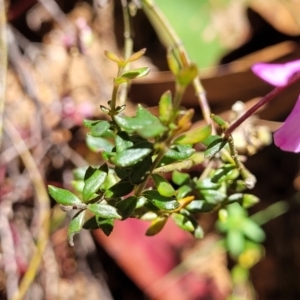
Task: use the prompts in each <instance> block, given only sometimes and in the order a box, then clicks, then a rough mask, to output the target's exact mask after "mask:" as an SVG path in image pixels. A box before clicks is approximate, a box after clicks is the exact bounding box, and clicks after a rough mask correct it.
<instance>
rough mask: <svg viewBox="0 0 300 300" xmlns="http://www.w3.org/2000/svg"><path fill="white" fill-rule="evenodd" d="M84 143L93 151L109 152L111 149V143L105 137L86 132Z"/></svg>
mask: <svg viewBox="0 0 300 300" xmlns="http://www.w3.org/2000/svg"><path fill="white" fill-rule="evenodd" d="M86 144H87V146H88V148H89V149H90V150H92V151H94V152H101V151H107V152H110V151H111V150H112V149H113V147H114V146H113V144H112V143H111V142H109V141H108V140H107V139H105V138H102V137H94V136H91V135H90V134H88V135H87V136H86Z"/></svg>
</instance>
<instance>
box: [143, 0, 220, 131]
mask: <svg viewBox="0 0 300 300" xmlns="http://www.w3.org/2000/svg"><path fill="white" fill-rule="evenodd" d="M141 3H142V7H143V10H144V12H145V14H146V15H147V17H148V19H149V21H150V22H151V24H152V25H153V27H154V29H155V31H156V33H157V35H158V36H159V38H160V40H161V42H162V43H163V44H164V45H165V47H166V48H167V49H175V48H176V49H178V50H179V52H180V55H179V59H180V61H181V63H182V64H184V63H185V62H187V63H189V62H190V59H189V57H188V54H187V52H186V50H185V48H184V46H183V45H182V42H181V40H180V39H179V37H178V36H177V34H176V32H175V31H174V29H173V28H172V26H171V25H170V24H169V22H168V20H167V18H166V17H165V16H164V14H163V13H162V11H161V10H160V9H159V8H158V6H157V5H156V4H155V2H154V0H141ZM183 58H184V60H185V62H183ZM193 87H194V90H195V94H196V97H197V98H198V101H199V105H200V108H201V111H202V115H203V118H204V120H205V122H206V123H207V124H211V125H212V131H213V132H214V131H215V130H214V127H213V123H212V121H211V118H210V108H209V105H208V102H207V98H206V93H205V90H204V88H203V86H202V84H201V81H200V79H199V77H197V78H195V79H194V80H193Z"/></svg>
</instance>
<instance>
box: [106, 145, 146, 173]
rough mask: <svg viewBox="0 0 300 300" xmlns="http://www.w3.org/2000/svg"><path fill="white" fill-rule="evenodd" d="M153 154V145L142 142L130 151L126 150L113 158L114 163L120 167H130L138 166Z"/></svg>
mask: <svg viewBox="0 0 300 300" xmlns="http://www.w3.org/2000/svg"><path fill="white" fill-rule="evenodd" d="M151 152H152V144H151V143H149V142H140V143H138V144H136V145H134V147H132V148H130V149H126V150H124V151H123V152H121V153H118V154H117V155H115V156H113V157H112V158H111V161H112V163H114V164H115V165H116V166H118V167H128V166H132V165H134V164H136V163H137V162H138V161H139V160H141V159H142V158H144V157H146V156H147V155H149V154H150V153H151Z"/></svg>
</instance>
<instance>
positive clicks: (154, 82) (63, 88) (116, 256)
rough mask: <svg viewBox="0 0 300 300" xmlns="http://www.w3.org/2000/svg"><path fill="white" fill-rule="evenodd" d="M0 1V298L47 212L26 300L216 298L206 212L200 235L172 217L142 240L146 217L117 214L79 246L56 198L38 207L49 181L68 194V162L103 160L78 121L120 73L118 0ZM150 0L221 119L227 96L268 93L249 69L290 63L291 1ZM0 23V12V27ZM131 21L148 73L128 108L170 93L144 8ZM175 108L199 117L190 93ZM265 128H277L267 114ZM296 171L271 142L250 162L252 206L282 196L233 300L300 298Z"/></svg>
mask: <svg viewBox="0 0 300 300" xmlns="http://www.w3.org/2000/svg"><path fill="white" fill-rule="evenodd" d="M1 2H2V6H5V7H6V8H5V9H6V17H7V51H8V65H7V73H6V94H5V101H3V105H2V106H3V107H4V109H3V111H4V112H1V113H3V116H4V117H3V118H4V123H3V136H2V141H1V153H0V227H1V229H0V242H1V244H0V298H1V299H9V300H10V299H13V294H14V292H15V291H16V289H17V286H18V283H19V281H20V279H21V278H22V276H23V275H24V274H25V273H26V271H27V270H28V268H29V262H30V259H31V257H32V254H33V253H35V252H34V251H36V246H35V241H36V240H37V239H38V237H39V236H40V235H39V234H40V232H41V230H42V228H43V226H44V224H43V223H42V220H43V216H44V215H47V214H50V236H49V240H46V241H45V240H42V241H43V242H44V243H46V246H45V247H46V248H45V249H46V250H45V252H44V254H43V257H42V261H41V264H40V268H39V270H38V272H37V274H36V277H35V279H34V281H33V284H32V285H31V286H30V288H29V289H28V292H27V295H26V296H25V298H24V299H35V300H40V299H41V300H42V299H49V300H54V299H55V300H56V299H61V300H64V299H72V300H76V299H83V298H87V299H90V300H94V299H95V300H96V299H103V300H110V299H116V300H119V299H120V300H123V299H124V300H135V299H137V300H138V299H161V300H168V299H172V300H177V299H178V300H185V299H186V300H202V299H203V300H204V299H205V300H209V299H212V300H219V299H220V300H222V299H226V298H227V297H228V296H229V295H230V293H231V277H230V268H231V267H232V265H233V262H232V261H231V260H230V259H228V257H227V255H226V253H225V252H224V251H223V250H222V249H221V248H218V247H215V245H216V243H217V241H218V240H219V239H220V236H219V234H218V233H217V232H216V230H215V227H214V224H215V221H216V216H215V215H213V214H207V215H202V216H201V219H200V220H199V222H200V223H201V225H202V227H203V228H204V230H205V232H206V236H205V238H204V239H203V240H200V241H196V240H194V239H193V238H192V237H191V236H190V235H189V234H188V233H185V232H182V231H180V230H177V228H175V226H174V225H173V224H172V223H168V224H167V226H166V228H164V230H163V231H162V232H161V233H160V234H159V235H157V236H155V237H145V235H144V233H145V231H146V228H147V223H144V222H142V221H137V220H127V221H126V222H123V223H121V222H119V223H118V224H117V226H116V228H115V229H114V231H113V233H112V234H111V236H110V237H106V236H104V235H103V234H102V233H101V232H99V231H94V232H92V234H91V233H90V232H88V231H83V232H81V233H80V235H79V236H78V237H76V238H75V247H70V246H69V245H68V242H67V226H68V224H69V221H70V216H68V215H67V214H65V213H64V212H62V211H60V209H59V207H58V206H57V205H55V202H54V201H51V202H50V206H48V204H49V201H50V200H48V198H47V197H46V196H45V197H44V196H42V192H41V189H43V186H46V185H47V184H53V185H56V186H58V187H65V188H70V189H71V188H72V186H71V181H72V178H73V177H72V176H73V175H72V170H73V169H74V168H76V167H80V166H86V165H88V164H92V165H98V164H100V162H101V155H100V154H99V153H95V152H92V151H91V149H88V147H87V146H86V143H85V135H86V129H84V128H83V126H82V120H83V119H84V118H89V119H92V118H104V115H102V114H101V111H100V109H99V105H101V104H106V102H107V101H108V100H109V99H110V94H111V90H112V82H113V81H112V80H113V77H114V76H116V72H117V68H116V66H115V65H114V64H113V63H112V62H110V61H109V60H108V59H107V58H106V57H105V55H104V50H109V51H111V52H114V53H116V54H118V55H120V56H122V53H123V52H122V51H123V46H124V34H123V32H124V25H123V15H122V6H121V1H118V0H115V1H112V0H94V1H92V0H90V1H75V0H73V1H68V0H57V1H54V0H39V1H35V0H11V1H1ZM132 2H133V4H134V3H137V2H138V1H132ZM156 3H157V5H158V6H159V7H160V9H161V10H162V11H163V13H164V14H165V15H166V17H167V18H168V20H169V21H170V23H171V25H172V26H173V27H174V29H175V30H176V32H177V33H178V35H179V36H180V39H181V40H182V42H183V44H184V46H185V47H186V49H187V51H188V53H189V55H190V58H191V60H192V61H194V62H196V63H197V64H198V65H199V68H200V78H201V79H202V82H203V85H204V88H205V89H206V92H207V97H208V101H209V104H210V106H211V110H212V112H213V113H216V114H222V115H224V116H225V117H227V118H228V117H230V109H231V107H232V105H233V104H234V103H235V102H236V101H239V100H240V101H243V102H244V103H245V109H246V108H248V107H250V106H251V105H252V104H253V103H254V102H255V101H257V99H258V97H262V96H264V95H265V94H266V93H268V92H269V91H271V90H272V87H271V86H270V85H268V84H267V83H265V82H263V81H261V80H260V79H259V78H257V77H255V76H254V75H253V73H252V72H251V70H250V67H251V65H252V64H254V63H256V62H286V61H290V60H293V59H299V58H300V17H299V16H300V1H296V0H294V1H293V0H269V1H263V0H247V1H246V0H201V1H200V0H185V1H179V0H173V1H168V0H156ZM2 15H3V11H2ZM4 23H5V21H4V20H3V17H2V18H1V17H0V24H1V26H2V29H1V30H2V31H3V28H4V26H5V25H4ZM132 28H133V37H134V50H135V51H138V50H140V49H141V48H147V52H146V55H145V57H143V58H142V59H140V60H139V61H137V62H135V64H136V66H137V67H140V66H149V67H151V73H150V74H149V76H147V77H146V78H145V79H142V80H139V81H136V82H134V83H133V84H132V86H131V88H130V93H129V99H128V102H127V107H126V113H128V114H130V112H133V109H134V108H135V107H136V105H137V103H142V104H143V105H145V106H147V107H152V106H156V105H157V103H158V100H159V98H160V96H161V94H162V93H163V92H164V91H166V90H168V89H170V90H172V89H173V88H174V81H173V76H172V74H171V73H170V72H169V71H168V67H167V63H166V49H165V48H164V46H163V45H162V44H161V42H160V40H159V39H158V37H157V34H156V32H155V30H154V29H153V27H152V26H151V24H150V23H149V21H148V19H147V17H146V16H145V14H144V13H143V11H142V10H137V11H136V15H135V16H134V17H133V20H132ZM1 34H2V36H1V37H0V39H1V45H3V32H2V33H0V35H1ZM1 49H2V50H3V48H2V47H0V55H1V56H2V58H0V60H1V61H0V65H1V70H0V78H1V81H2V82H3V78H4V76H5V71H6V70H5V57H4V55H3V54H1ZM299 91H300V87H299V85H294V86H292V87H291V88H290V89H288V90H286V91H285V92H284V93H282V94H281V95H280V96H279V97H277V98H276V99H275V100H274V101H273V103H271V104H269V105H268V106H266V107H264V108H263V109H261V110H260V111H259V113H258V115H259V118H260V120H261V121H264V120H266V121H279V122H280V121H283V120H284V119H285V117H286V116H287V115H288V113H289V112H290V110H291V108H292V107H293V105H294V103H295V101H296V99H297V96H298V94H299ZM2 98H3V97H2ZM2 100H3V99H2ZM183 105H184V106H186V107H188V108H194V109H195V110H196V112H197V113H196V115H197V118H198V119H197V120H200V119H201V118H202V117H201V112H200V109H199V105H198V101H197V99H196V97H195V96H194V91H193V89H192V88H190V89H188V90H187V93H186V94H185V96H184V100H183ZM266 124H268V126H270V127H271V129H274V127H272V124H273V123H271V122H268V123H266ZM299 166H300V164H299V155H296V154H292V153H284V152H282V151H280V150H279V149H278V148H276V147H275V146H274V145H270V146H267V147H265V148H264V149H261V150H259V151H257V153H255V155H253V156H251V157H250V158H249V159H248V161H247V167H248V168H249V169H250V170H251V172H253V173H254V175H255V176H256V177H257V181H258V183H257V185H256V187H255V189H254V192H253V193H254V194H255V195H257V196H258V197H259V198H260V200H261V201H260V203H259V204H257V205H256V206H254V207H253V208H251V210H250V213H251V214H254V213H256V212H258V211H261V210H264V209H265V208H267V207H269V206H270V205H272V204H274V203H275V202H277V201H284V202H282V203H284V204H283V205H282V206H281V208H278V210H277V211H275V212H273V213H272V214H271V217H270V219H271V220H270V221H269V222H267V223H266V224H265V225H264V226H263V229H264V230H265V231H266V234H267V238H266V241H265V243H264V247H265V256H264V257H263V258H262V260H261V261H260V262H258V263H257V264H256V265H255V266H254V267H253V268H252V270H251V275H250V278H251V280H252V283H253V288H254V290H255V293H254V294H255V296H254V297H253V296H250V295H251V293H249V292H248V290H247V289H249V286H244V287H241V288H242V290H241V291H240V294H241V295H245V296H244V298H241V299H256V298H257V299H270V300H271V299H284V300H289V299H300V206H299V201H300V193H299V189H300V173H299ZM193 172H199V170H197V169H196V170H193ZM39 192H41V193H39ZM276 215H280V216H278V217H276ZM45 239H46V238H45Z"/></svg>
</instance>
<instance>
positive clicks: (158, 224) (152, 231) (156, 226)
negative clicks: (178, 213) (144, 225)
mask: <svg viewBox="0 0 300 300" xmlns="http://www.w3.org/2000/svg"><path fill="white" fill-rule="evenodd" d="M167 220H168V217H166V216H158V217H157V218H156V219H154V220H153V221H152V222H151V224H150V226H149V228H148V230H147V231H146V235H147V236H153V235H156V234H157V233H159V232H160V231H161V230H162V229H163V228H164V226H165V224H166V222H167Z"/></svg>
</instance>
